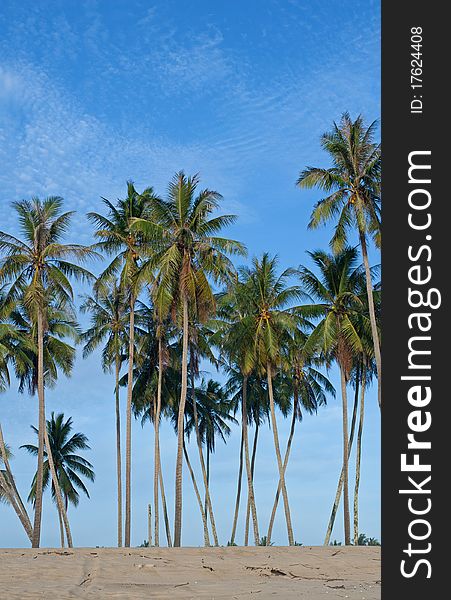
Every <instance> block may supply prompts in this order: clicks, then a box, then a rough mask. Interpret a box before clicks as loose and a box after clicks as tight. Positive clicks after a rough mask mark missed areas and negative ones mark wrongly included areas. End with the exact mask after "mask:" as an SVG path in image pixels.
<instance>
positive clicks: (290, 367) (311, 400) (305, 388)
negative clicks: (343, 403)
mask: <svg viewBox="0 0 451 600" xmlns="http://www.w3.org/2000/svg"><path fill="white" fill-rule="evenodd" d="M303 325H304V323H303ZM307 339H308V333H306V331H305V330H304V329H303V328H301V327H299V328H298V329H296V330H295V331H293V332H292V333H291V335H290V337H289V338H288V340H287V344H286V346H285V348H284V352H285V356H284V359H285V365H284V371H285V372H286V375H285V377H284V383H285V384H286V386H287V387H288V390H287V392H285V393H286V394H288V395H290V397H291V396H292V398H293V405H292V416H291V426H290V433H289V437H288V441H287V448H286V451H285V457H284V461H283V470H284V472H286V469H287V465H288V460H289V458H290V452H291V445H292V442H293V437H294V432H295V427H296V422H297V421H299V422H300V421H302V418H303V414H304V413H307V414H313V413H316V412H317V410H318V408H319V407H320V406H323V405H325V404H326V403H327V394H329V395H331V396H332V397H335V389H334V387H333V385H332V384H331V382H330V381H329V379H328V378H327V377H326V376H324V375H323V374H322V373H321V372H320V371H318V369H317V363H318V362H319V361H318V357H317V356H311V355H307V354H306V353H305V352H304V346H305V342H306V341H307ZM280 491H281V486H280V481H279V486H278V489H277V492H276V497H275V499H274V504H273V508H272V513H271V518H270V521H269V526H268V533H267V535H266V539H267V540H268V541H271V536H272V529H273V526H274V519H275V516H276V510H277V504H278V501H279V496H280Z"/></svg>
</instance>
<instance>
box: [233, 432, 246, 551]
mask: <svg viewBox="0 0 451 600" xmlns="http://www.w3.org/2000/svg"><path fill="white" fill-rule="evenodd" d="M243 445H244V440H243V431H242V430H241V444H240V466H239V468H238V485H237V490H236V500H235V513H234V515H233V524H232V534H231V536H230V545H231V546H233V544H234V543H235V535H236V526H237V523H238V514H239V511H240V500H241V480H242V478H243Z"/></svg>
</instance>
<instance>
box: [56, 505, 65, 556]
mask: <svg viewBox="0 0 451 600" xmlns="http://www.w3.org/2000/svg"><path fill="white" fill-rule="evenodd" d="M56 511H57V513H58V521H59V524H60V544H61V548H64V523H63V519H62V518H61V513H60V511H59V510H58V507H57V508H56Z"/></svg>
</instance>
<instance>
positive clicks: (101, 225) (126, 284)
mask: <svg viewBox="0 0 451 600" xmlns="http://www.w3.org/2000/svg"><path fill="white" fill-rule="evenodd" d="M153 197H154V192H153V189H152V188H147V189H145V190H144V191H143V192H142V193H141V194H139V193H138V192H137V191H136V189H135V187H134V185H133V183H132V182H131V181H129V182H128V183H127V197H126V198H124V199H123V200H118V201H117V203H116V205H114V204H113V203H112V202H110V201H109V200H107V199H106V198H103V202H104V204H105V206H106V207H107V209H108V216H106V217H105V216H103V215H101V214H99V213H94V212H91V213H88V218H89V220H90V221H91V222H92V223H93V224H94V226H95V227H96V232H95V236H96V238H97V239H98V240H100V241H98V242H97V243H96V244H95V247H96V248H98V249H99V250H101V251H102V252H103V253H105V254H106V255H107V256H110V257H113V258H112V261H111V262H110V264H109V265H108V266H107V267H106V269H105V270H104V271H103V273H102V274H101V275H100V277H99V279H98V281H97V282H96V286H95V287H96V290H100V289H101V288H102V287H103V286H104V285H105V284H108V283H111V282H112V281H115V280H116V279H118V280H119V285H120V288H121V291H122V292H123V294H124V295H125V296H126V297H127V301H128V304H129V333H130V335H129V344H128V384H127V407H126V439H125V534H124V545H125V546H126V547H129V546H130V533H131V460H132V459H131V444H132V441H131V427H132V390H133V365H134V351H135V339H134V331H135V303H136V300H137V297H138V293H139V278H138V272H139V257H140V255H141V254H142V253H143V251H144V248H143V245H142V236H140V234H139V232H137V231H132V229H131V227H130V226H131V223H132V220H133V219H134V218H140V217H143V216H145V214H146V210H147V207H148V205H149V201H150V200H151V199H152V198H153Z"/></svg>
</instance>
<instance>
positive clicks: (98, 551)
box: [0, 546, 381, 600]
mask: <svg viewBox="0 0 451 600" xmlns="http://www.w3.org/2000/svg"><path fill="white" fill-rule="evenodd" d="M380 593H381V592H380V548H376V547H357V548H353V547H348V548H342V547H337V546H331V547H316V546H314V547H291V548H285V547H268V548H265V547H262V548H255V547H247V548H243V547H229V548H207V549H205V548H171V549H168V548H130V549H124V548H121V549H120V548H77V549H67V550H63V549H40V550H33V549H30V548H27V549H0V597H1V598H5V600H6V599H8V600H13V599H17V600H19V599H20V600H29V599H30V600H31V599H33V600H35V599H38V598H39V599H42V600H44V599H45V600H49V599H50V600H66V599H69V598H86V599H96V600H97V599H99V598H108V599H110V598H111V599H112V598H121V599H130V600H138V599H141V598H146V599H147V598H161V599H162V600H164V599H165V598H175V599H177V598H209V599H211V600H213V599H215V600H218V599H225V598H227V599H235V598H236V599H239V600H242V599H249V598H253V599H256V600H262V599H265V598H273V597H277V598H283V599H286V600H289V599H291V598H293V599H294V598H296V599H299V598H306V599H307V598H308V599H309V600H332V599H335V598H349V600H379V599H380Z"/></svg>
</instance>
